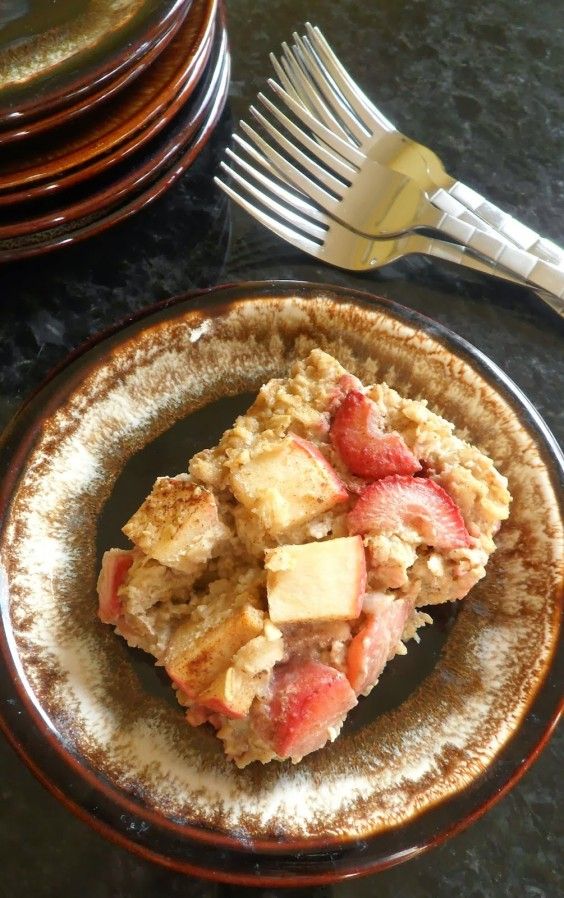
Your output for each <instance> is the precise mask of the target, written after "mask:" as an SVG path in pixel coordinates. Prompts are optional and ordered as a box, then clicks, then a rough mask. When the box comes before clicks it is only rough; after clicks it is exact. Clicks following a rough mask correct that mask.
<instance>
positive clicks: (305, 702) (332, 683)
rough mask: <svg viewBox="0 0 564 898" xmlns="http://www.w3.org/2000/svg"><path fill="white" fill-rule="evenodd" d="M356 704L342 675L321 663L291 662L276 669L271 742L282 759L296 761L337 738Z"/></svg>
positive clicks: (270, 733)
mask: <svg viewBox="0 0 564 898" xmlns="http://www.w3.org/2000/svg"><path fill="white" fill-rule="evenodd" d="M356 704H357V700H356V696H355V694H354V692H353V690H352V689H351V686H350V683H349V681H348V680H347V678H346V677H345V675H344V674H343V673H341V672H340V671H338V670H335V668H333V667H329V666H328V665H327V664H321V663H320V662H319V661H304V662H290V663H288V664H281V665H280V666H279V667H277V668H275V670H274V675H273V682H272V697H271V700H270V705H269V708H268V721H267V723H266V728H267V729H268V730H269V734H268V735H269V737H270V742H271V744H272V746H273V748H274V751H275V752H276V754H277V755H279V757H281V758H291V759H292V760H293V761H294V762H296V761H299V760H301V758H303V757H304V755H307V754H309V753H310V752H312V751H317V749H318V748H322V747H323V746H324V745H325V743H326V742H327V740H328V739H331V738H335V735H336V733H337V732H338V730H339V728H340V727H341V724H342V722H343V720H344V718H345V716H346V715H347V713H348V712H349V711H350V710H351V708H354V706H355V705H356Z"/></svg>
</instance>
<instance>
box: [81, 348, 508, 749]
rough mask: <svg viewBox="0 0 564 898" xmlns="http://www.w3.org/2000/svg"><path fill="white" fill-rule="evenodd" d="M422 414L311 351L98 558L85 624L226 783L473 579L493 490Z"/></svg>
mask: <svg viewBox="0 0 564 898" xmlns="http://www.w3.org/2000/svg"><path fill="white" fill-rule="evenodd" d="M453 431H454V427H453V425H452V424H450V423H449V422H448V421H445V420H444V419H443V418H441V417H439V416H438V415H436V414H434V413H433V412H432V411H430V410H429V409H428V408H427V405H426V403H425V402H424V401H420V400H410V399H406V398H403V397H402V396H400V395H399V393H397V392H396V391H395V390H392V389H391V388H390V387H388V386H387V385H386V384H377V385H372V386H367V387H364V386H363V385H362V384H361V382H360V381H359V380H358V378H356V377H354V376H353V375H351V374H350V373H349V372H347V371H346V370H345V369H344V368H343V367H342V366H341V365H340V363H339V362H338V361H337V360H336V359H334V358H333V357H331V356H330V355H328V354H327V353H325V352H323V351H321V350H319V349H315V350H313V351H312V352H311V353H310V354H309V356H308V357H307V358H306V359H304V360H301V361H298V362H296V363H295V364H294V365H293V366H292V368H291V370H290V373H289V376H288V377H287V378H286V379H275V380H271V381H269V382H268V383H267V384H265V385H264V386H263V387H262V388H261V390H260V391H259V394H258V396H257V398H256V400H255V402H254V403H253V405H252V406H251V408H250V409H249V410H248V412H247V413H246V414H244V415H241V416H240V417H239V418H238V419H237V420H236V421H235V423H234V425H233V427H231V428H229V429H228V430H227V431H226V432H225V433H224V435H223V436H222V437H221V439H220V440H219V443H218V445H217V446H215V447H213V448H210V449H206V450H204V451H203V452H200V453H198V454H197V455H195V456H194V457H193V458H192V459H191V460H190V462H189V473H183V474H179V475H178V476H177V477H173V478H167V477H162V478H158V479H157V481H156V483H155V485H154V488H153V490H152V492H151V494H150V496H149V497H148V498H147V499H146V500H145V501H144V502H143V504H142V505H141V507H140V508H139V510H138V511H137V512H136V513H135V514H134V515H133V517H132V518H131V520H130V521H129V522H128V523H127V524H126V525H125V526H124V528H123V530H124V533H125V534H126V535H127V536H128V537H129V538H130V539H131V541H132V542H133V543H134V548H133V549H131V550H122V549H110V550H108V551H107V552H106V553H105V555H104V559H103V563H102V570H101V573H100V577H99V581H98V591H99V601H100V608H99V615H100V618H101V620H102V621H104V622H105V623H111V624H113V625H114V626H115V628H116V631H117V632H118V633H120V634H121V635H122V636H123V637H124V638H125V639H126V640H127V641H128V643H129V644H130V645H135V646H139V647H141V648H143V649H145V650H146V651H148V652H150V653H151V654H153V655H154V656H155V658H156V661H157V663H158V664H160V665H163V666H164V667H165V669H166V671H167V673H168V675H169V676H170V678H171V681H172V683H173V685H174V687H175V688H176V690H177V696H178V698H179V701H180V703H181V704H182V705H184V706H185V707H186V708H187V711H186V717H187V721H188V722H189V723H190V724H191V725H193V726H199V725H201V724H210V725H211V726H212V727H214V729H215V730H216V733H217V736H218V737H219V738H220V739H221V740H222V742H223V745H224V749H225V752H226V754H227V755H228V757H230V758H232V759H233V760H234V761H235V763H236V764H237V765H238V766H245V765H246V764H248V763H251V762H252V761H261V762H263V763H267V762H269V761H271V760H278V761H281V760H284V759H287V758H288V759H291V760H292V761H293V762H297V761H299V760H300V759H301V758H302V757H303V756H304V755H306V754H309V753H310V752H312V751H316V750H318V749H320V748H321V747H322V746H323V745H324V744H325V743H326V742H327V741H329V740H331V741H332V740H333V739H335V738H336V737H337V736H338V733H339V731H340V729H341V726H342V724H343V721H344V719H345V717H346V715H347V714H348V712H349V711H350V710H351V709H352V708H353V707H354V706H355V705H356V704H357V701H358V697H359V696H361V695H366V694H368V693H369V692H370V691H371V690H372V689H373V688H374V686H375V685H376V683H377V682H378V679H379V677H380V675H381V673H382V670H383V669H384V667H385V665H386V664H387V662H388V661H390V660H391V659H392V658H393V657H394V655H396V654H404V653H405V651H406V648H405V644H404V643H405V642H406V641H408V640H409V639H412V638H415V639H418V638H419V637H418V635H417V630H418V628H420V627H422V626H423V625H425V624H428V623H430V622H431V617H430V615H429V614H428V613H426V612H424V611H420V610H418V609H420V608H422V607H424V606H432V605H434V604H438V603H440V602H445V601H452V600H455V599H461V598H463V597H464V596H465V595H466V594H467V593H468V591H469V590H470V589H471V588H472V586H473V585H474V584H475V583H476V582H477V581H478V580H479V579H481V578H482V577H484V576H485V573H486V564H487V561H488V558H489V556H490V555H491V553H492V552H493V551H494V550H495V543H494V539H493V537H494V536H495V534H496V532H497V530H498V528H499V526H500V523H501V521H503V520H504V519H505V518H507V516H508V513H509V503H510V495H509V492H508V490H507V481H506V479H505V478H504V477H503V476H502V475H501V474H500V473H499V472H498V471H497V470H496V469H495V467H494V465H493V462H492V461H491V460H490V459H489V458H488V457H487V456H485V455H484V454H483V453H482V452H480V450H479V449H477V448H476V447H474V446H471V445H470V444H468V443H467V442H465V441H463V440H462V439H460V438H459V437H458V436H456V435H455V434H454V432H453Z"/></svg>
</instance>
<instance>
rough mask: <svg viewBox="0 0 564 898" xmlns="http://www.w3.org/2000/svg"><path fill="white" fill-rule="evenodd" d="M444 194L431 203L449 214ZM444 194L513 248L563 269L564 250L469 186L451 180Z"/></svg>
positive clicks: (438, 194) (434, 198) (437, 196)
mask: <svg viewBox="0 0 564 898" xmlns="http://www.w3.org/2000/svg"><path fill="white" fill-rule="evenodd" d="M444 193H445V191H443V190H439V191H437V194H435V195H434V196H433V200H432V201H433V203H434V204H435V205H436V206H438V207H439V208H440V209H442V210H443V212H448V211H450V210H449V209H448V208H447V204H445V205H443V202H442V199H441V194H444ZM446 193H448V194H449V196H451V197H453V199H455V200H457V201H458V202H459V203H462V205H463V206H465V207H466V208H467V209H469V210H470V211H471V212H473V213H474V214H475V215H476V216H477V217H478V218H479V219H481V220H482V221H483V222H485V224H487V225H489V227H490V228H492V229H493V230H495V231H497V232H498V233H499V234H501V235H502V236H503V237H506V238H507V240H510V241H511V243H513V244H514V245H515V246H518V247H520V248H521V249H524V250H526V251H527V252H529V253H532V254H533V255H535V256H538V258H539V259H543V260H544V261H545V262H549V263H551V264H552V265H556V266H557V267H558V268H564V249H562V248H561V247H560V246H558V245H557V244H556V243H553V241H552V240H547V239H546V237H541V236H540V235H539V234H537V233H536V231H533V230H532V228H528V227H527V226H526V225H524V224H522V223H521V222H520V221H517V219H516V218H513V216H511V215H509V214H508V213H507V212H503V210H502V209H500V208H499V207H498V206H494V204H493V203H490V202H488V200H486V199H484V197H483V196H480V194H479V193H477V192H476V191H475V190H472V188H471V187H467V186H466V184H462V182H461V181H453V182H452V184H451V185H450V186H449V187H448V188H447V190H446Z"/></svg>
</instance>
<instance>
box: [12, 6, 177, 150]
mask: <svg viewBox="0 0 564 898" xmlns="http://www.w3.org/2000/svg"><path fill="white" fill-rule="evenodd" d="M183 21H184V20H183V18H182V17H181V16H178V17H177V18H176V19H175V20H174V21H173V23H172V24H171V26H170V28H169V29H168V31H166V32H165V33H164V34H163V35H162V37H160V38H159V40H158V41H157V42H156V43H155V44H154V45H153V46H152V47H151V48H150V49H149V50H147V53H146V54H145V55H144V56H142V57H141V58H140V59H138V60H136V61H135V62H134V63H132V65H131V66H129V67H128V68H127V69H125V70H124V71H123V72H121V74H120V75H118V76H117V77H116V78H113V79H112V80H111V81H108V82H107V83H106V82H105V83H103V84H102V86H101V87H99V88H98V89H97V90H94V91H93V92H92V93H89V94H86V95H85V96H81V97H79V98H78V99H75V100H74V101H72V103H71V105H69V106H64V107H63V108H62V109H55V110H53V111H52V112H48V111H46V110H45V111H44V114H43V115H41V117H40V118H32V119H27V118H25V117H22V118H21V120H20V117H18V116H15V117H14V118H15V125H14V126H13V127H8V128H6V127H2V125H1V123H0V147H2V146H7V145H8V144H11V143H13V142H14V141H21V140H24V139H26V140H27V138H29V137H36V136H37V135H39V134H43V133H44V132H45V131H50V130H51V128H58V127H59V125H62V124H65V123H68V122H69V121H70V120H71V119H75V118H77V117H79V116H81V115H83V114H84V113H85V112H87V111H89V110H91V109H94V108H95V107H96V106H98V105H99V104H100V103H102V102H104V101H105V100H109V99H110V97H113V96H115V94H116V93H117V92H118V91H120V90H122V89H123V88H125V87H127V86H128V85H129V84H132V83H133V81H135V79H136V78H137V77H138V76H139V75H140V74H141V73H142V72H144V71H145V69H147V68H148V67H149V66H150V65H151V64H152V63H153V62H154V61H155V59H156V58H157V57H158V55H159V54H160V53H162V51H163V50H164V49H165V47H167V46H168V44H169V43H170V41H171V40H172V38H173V37H174V35H175V34H176V32H177V31H178V29H179V28H180V26H181V25H182V23H183Z"/></svg>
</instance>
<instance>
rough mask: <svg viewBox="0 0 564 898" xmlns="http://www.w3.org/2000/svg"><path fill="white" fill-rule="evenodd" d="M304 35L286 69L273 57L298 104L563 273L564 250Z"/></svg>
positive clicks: (314, 31)
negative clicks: (425, 141) (461, 176)
mask: <svg viewBox="0 0 564 898" xmlns="http://www.w3.org/2000/svg"><path fill="white" fill-rule="evenodd" d="M306 30H307V36H304V38H303V39H302V38H300V37H299V35H298V34H296V33H295V34H294V40H295V46H294V48H293V51H291V50H290V48H289V47H288V45H287V44H286V43H284V44H283V45H282V47H283V53H284V56H283V58H282V65H281V64H280V63H279V62H278V60H277V59H276V57H275V56H274V54H271V57H270V58H271V61H272V63H273V65H274V68H275V71H276V74H277V75H278V78H279V79H280V82H281V84H282V85H283V86H284V87H285V88H286V91H287V92H288V94H289V95H290V96H292V98H293V99H294V100H295V101H297V102H298V103H300V104H302V105H304V106H305V107H307V108H309V109H310V111H311V112H313V114H314V115H315V116H316V117H318V118H319V119H320V121H321V122H323V123H325V124H326V125H327V126H328V127H329V130H330V131H333V132H334V133H335V134H337V135H339V136H340V137H341V138H343V139H344V140H346V141H349V142H350V143H351V144H352V145H353V146H355V147H357V148H358V149H360V150H361V151H362V152H363V154H364V155H366V156H367V157H368V158H371V159H374V160H376V161H378V162H381V163H384V164H386V165H389V166H390V167H392V168H394V169H396V170H397V171H400V172H401V173H403V174H406V175H409V176H410V177H412V178H414V179H415V180H416V181H418V183H419V184H420V186H421V187H422V188H423V190H424V191H425V192H426V193H427V194H428V195H429V199H430V200H431V201H432V202H433V204H434V205H436V206H438V207H439V208H441V209H442V210H443V211H446V212H449V213H451V214H453V209H454V208H455V207H454V206H452V202H451V198H453V199H455V200H457V201H458V202H459V203H460V204H461V207H460V214H462V215H463V217H464V218H465V219H466V220H467V221H469V222H470V223H472V224H474V225H477V226H480V224H481V227H482V228H485V227H486V226H488V227H489V228H492V229H494V230H496V231H497V232H498V233H500V234H502V235H503V236H504V237H505V238H506V239H508V240H509V241H511V242H512V243H514V244H515V245H516V246H518V247H520V248H522V249H524V250H527V251H529V252H531V253H532V254H534V255H537V256H538V257H539V258H542V259H544V260H545V261H548V262H551V263H553V264H555V265H557V266H559V267H564V250H562V249H561V248H560V247H559V246H557V245H556V244H555V243H553V242H552V241H550V240H546V239H545V238H542V237H540V236H539V235H538V234H536V233H535V232H534V231H533V230H532V229H531V228H528V227H526V226H525V225H523V224H521V223H520V222H518V221H517V220H516V219H515V218H513V217H512V216H510V215H508V214H507V213H505V212H502V210H501V209H499V208H497V207H496V206H494V205H493V204H491V203H489V202H487V201H486V200H485V199H484V198H483V197H482V196H480V194H478V193H477V192H476V191H474V190H472V189H471V188H469V187H467V186H466V185H464V184H462V183H461V182H460V181H456V180H455V179H454V178H452V177H450V176H449V175H447V173H446V171H445V169H444V167H443V164H442V162H441V160H440V159H439V157H438V156H437V155H436V154H435V153H433V151H432V150H430V149H428V148H427V147H425V146H423V145H422V144H418V143H416V142H415V141H413V140H411V139H410V138H408V137H406V136H405V135H404V134H401V133H400V132H399V131H397V130H396V128H395V126H394V125H393V124H392V123H391V122H390V121H389V120H388V119H387V118H386V117H385V116H384V115H383V114H382V113H381V112H380V110H379V109H378V108H377V107H376V106H375V105H374V104H373V103H372V102H371V100H369V98H368V97H367V96H366V95H365V94H364V93H363V91H362V90H361V89H360V87H359V86H358V85H357V84H356V83H355V81H353V79H352V78H351V76H350V75H349V73H348V72H347V70H346V69H345V67H344V66H343V65H342V63H341V62H340V61H339V59H338V57H337V56H336V55H335V53H334V52H333V50H332V49H331V47H330V46H329V44H328V42H327V40H326V39H325V37H324V36H323V34H322V32H321V31H320V29H319V28H317V27H315V28H314V27H313V26H312V25H311V24H310V23H307V24H306Z"/></svg>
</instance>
